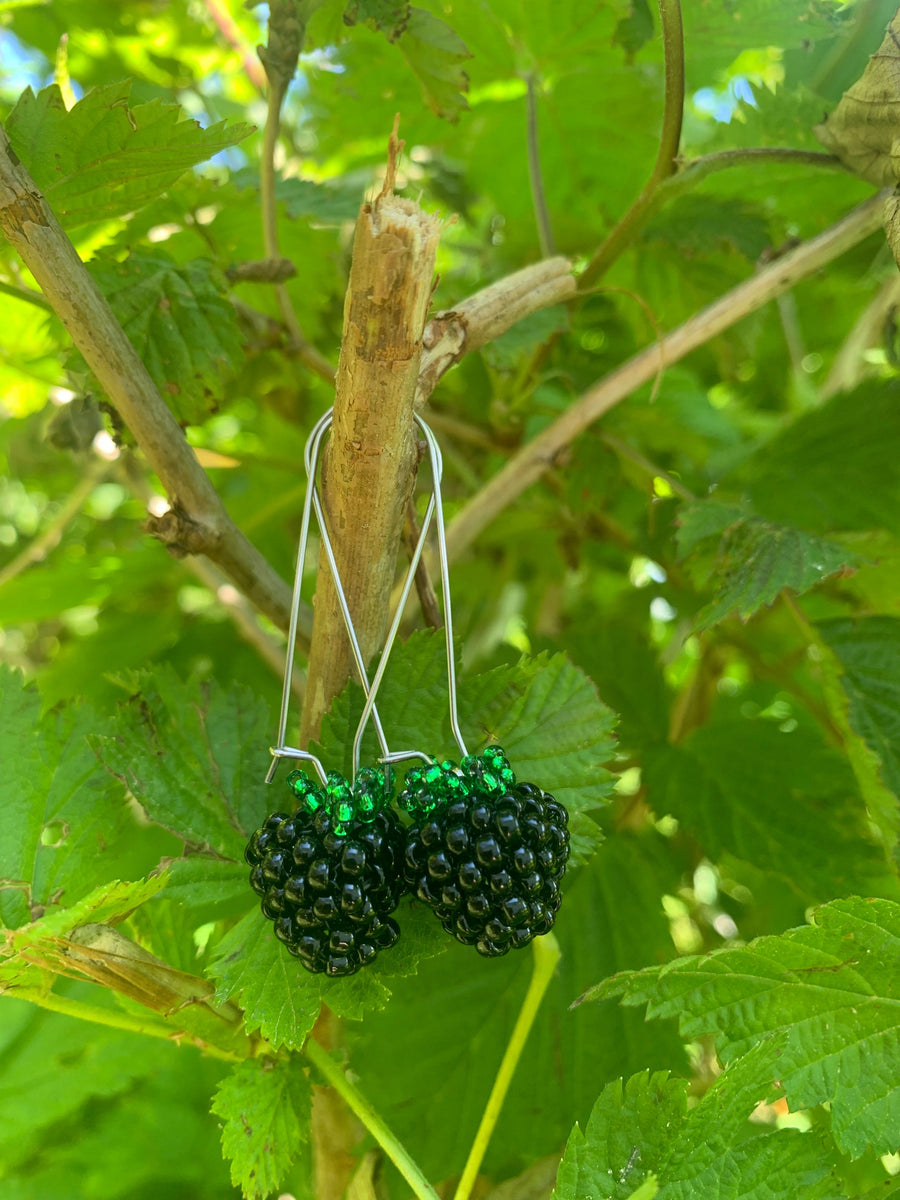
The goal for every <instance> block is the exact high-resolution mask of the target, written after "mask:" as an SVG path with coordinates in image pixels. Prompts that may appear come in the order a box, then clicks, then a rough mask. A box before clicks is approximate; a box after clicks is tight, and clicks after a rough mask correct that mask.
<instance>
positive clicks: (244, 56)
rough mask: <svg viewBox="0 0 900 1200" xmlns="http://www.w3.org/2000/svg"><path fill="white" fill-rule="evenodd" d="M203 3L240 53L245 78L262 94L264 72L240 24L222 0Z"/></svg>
mask: <svg viewBox="0 0 900 1200" xmlns="http://www.w3.org/2000/svg"><path fill="white" fill-rule="evenodd" d="M204 5H205V7H206V11H207V12H208V13H209V15H210V16H211V17H212V19H213V21H215V23H216V25H217V26H218V28H219V32H220V33H221V35H222V37H223V38H224V39H225V41H226V42H227V43H228V44H229V46H231V48H232V49H233V50H235V51H237V53H238V54H239V55H240V58H241V62H242V63H243V65H244V70H245V71H246V72H247V78H248V79H249V80H250V82H251V83H252V84H253V86H254V87H255V88H256V90H257V91H258V92H259V93H260V95H262V94H263V92H265V90H266V74H265V71H264V70H263V68H262V65H261V63H260V61H259V59H258V58H257V57H256V55H255V54H254V53H253V47H252V46H251V45H250V43H249V42H248V41H247V39H246V38H245V37H244V34H243V32H242V31H241V28H240V26H239V25H238V23H237V22H236V21H235V19H234V17H233V16H232V15H231V13H230V12H229V11H228V9H227V8H226V7H225V5H224V4H223V3H222V0H204Z"/></svg>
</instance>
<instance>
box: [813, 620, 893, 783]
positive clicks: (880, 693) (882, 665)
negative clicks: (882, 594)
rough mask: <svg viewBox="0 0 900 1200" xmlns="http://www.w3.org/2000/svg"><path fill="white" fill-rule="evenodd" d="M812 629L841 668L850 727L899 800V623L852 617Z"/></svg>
mask: <svg viewBox="0 0 900 1200" xmlns="http://www.w3.org/2000/svg"><path fill="white" fill-rule="evenodd" d="M816 628H817V629H818V631H819V633H820V634H821V635H822V637H823V638H824V639H825V641H826V643H827V644H828V646H829V647H830V648H831V650H832V651H833V652H834V653H835V654H836V655H837V657H838V660H839V661H840V664H841V667H842V668H843V674H842V676H841V685H842V686H843V689H844V692H845V694H846V697H847V700H848V702H849V718H850V725H851V728H852V729H853V730H854V731H855V732H856V733H857V734H859V736H860V737H861V738H863V740H864V741H865V743H866V745H867V746H868V747H869V748H870V750H873V751H874V752H875V754H877V755H878V758H879V760H880V762H881V770H882V776H883V779H884V782H885V783H886V784H887V786H888V787H889V788H890V789H891V791H892V792H893V793H894V795H895V796H900V620H898V619H897V618H896V617H853V618H843V619H837V620H831V621H820V622H819V623H818V625H817V626H816Z"/></svg>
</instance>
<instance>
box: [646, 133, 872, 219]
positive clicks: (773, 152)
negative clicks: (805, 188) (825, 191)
mask: <svg viewBox="0 0 900 1200" xmlns="http://www.w3.org/2000/svg"><path fill="white" fill-rule="evenodd" d="M766 163H795V164H797V165H798V166H805V167H825V168H826V169H831V170H835V171H843V172H844V173H845V174H849V172H848V170H847V168H846V167H845V166H844V164H843V163H842V162H841V160H840V159H839V158H838V157H837V155H836V154H826V153H825V151H824V150H794V149H793V148H792V147H790V146H750V147H748V148H747V149H744V150H720V151H718V152H717V153H715V154H703V155H701V157H700V158H692V159H691V161H690V162H688V163H685V164H684V166H683V167H682V168H681V170H680V171H678V173H677V174H676V175H670V176H669V178H668V179H664V180H663V181H662V183H660V185H659V188H658V189H657V192H656V196H655V198H654V203H653V210H652V211H654V212H655V211H656V209H657V208H658V207H659V205H660V204H662V203H663V202H664V201H667V200H674V199H675V197H676V196H682V195H684V193H685V192H689V191H690V190H691V189H692V188H694V187H696V186H697V184H698V183H700V182H701V180H703V179H706V178H707V177H708V176H709V175H715V174H716V173H717V172H718V171H728V170H730V169H731V168H732V167H753V166H757V165H759V164H763V165H765V164H766ZM647 215H648V216H649V213H648V214H647Z"/></svg>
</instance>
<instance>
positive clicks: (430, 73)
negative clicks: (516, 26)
mask: <svg viewBox="0 0 900 1200" xmlns="http://www.w3.org/2000/svg"><path fill="white" fill-rule="evenodd" d="M344 21H345V23H346V24H347V25H354V24H356V22H357V21H365V22H367V23H368V24H369V25H370V26H371V27H372V28H373V29H380V30H381V32H382V33H383V34H384V35H385V37H386V38H387V40H388V41H389V42H396V43H397V45H398V46H399V48H400V51H401V52H402V54H403V57H404V58H405V59H406V61H407V62H408V63H409V65H410V67H411V68H412V70H413V72H414V74H415V76H416V78H417V79H418V80H419V83H420V84H421V86H422V94H423V96H424V98H425V102H426V103H427V104H428V107H429V108H430V109H432V111H433V112H435V113H436V114H437V115H438V116H439V117H444V118H445V119H446V120H448V121H456V120H458V119H459V114H460V113H461V112H465V110H466V108H467V107H468V106H467V104H466V99H465V93H466V92H467V91H468V90H469V78H468V76H467V75H466V73H465V71H464V70H463V69H462V66H461V65H460V64H462V63H464V62H465V61H466V59H468V58H471V57H472V55H471V54H470V52H469V49H468V47H467V46H466V44H465V42H463V40H462V39H461V38H459V37H457V35H456V34H455V33H454V32H453V30H452V29H451V28H450V26H449V25H447V24H445V23H444V22H443V21H441V20H440V19H439V18H438V17H436V16H434V14H433V13H430V12H428V10H427V9H424V8H413V7H412V6H411V5H409V4H403V3H399V2H395V0H353V3H352V4H349V5H348V6H347V8H346V10H345V11H344Z"/></svg>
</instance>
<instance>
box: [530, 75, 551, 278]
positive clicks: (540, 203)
mask: <svg viewBox="0 0 900 1200" xmlns="http://www.w3.org/2000/svg"><path fill="white" fill-rule="evenodd" d="M525 83H526V86H527V88H528V91H527V93H526V104H527V106H528V177H529V179H530V180H531V202H532V204H533V205H534V219H535V222H536V223H537V231H538V245H539V246H540V248H541V258H550V257H551V256H552V255H553V254H555V253H556V251H555V250H554V248H553V226H552V225H551V224H550V210H549V209H548V208H547V196H546V193H545V192H544V176H543V173H542V171H541V144H540V137H539V134H538V118H537V86H536V84H535V78H534V74H533V73H530V74H528V75H527V76H526V77H525Z"/></svg>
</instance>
